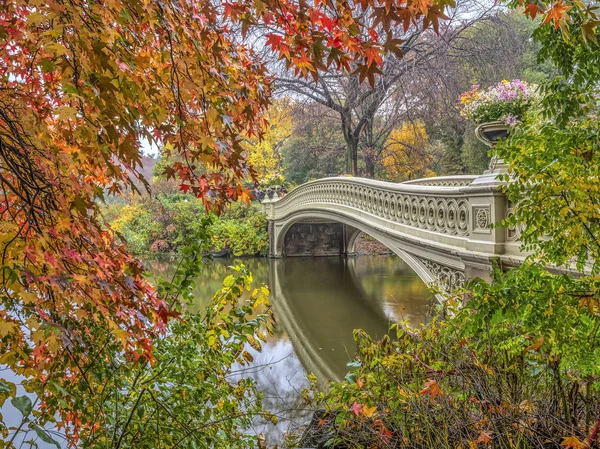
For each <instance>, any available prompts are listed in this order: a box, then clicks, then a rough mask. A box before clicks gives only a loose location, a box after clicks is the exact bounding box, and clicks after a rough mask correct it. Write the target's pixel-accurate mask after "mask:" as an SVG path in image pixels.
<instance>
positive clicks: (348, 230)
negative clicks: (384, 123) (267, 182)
mask: <svg viewBox="0 0 600 449" xmlns="http://www.w3.org/2000/svg"><path fill="white" fill-rule="evenodd" d="M262 204H263V211H264V212H265V213H266V214H267V218H268V222H269V239H270V247H269V255H270V256H271V257H289V256H320V255H323V256H324V255H346V254H352V253H353V252H354V241H355V239H356V237H357V236H358V234H359V233H360V232H361V231H362V232H364V233H365V234H368V235H370V236H372V237H374V238H375V239H377V240H378V241H380V242H381V243H383V244H384V245H386V246H387V247H388V248H390V250H391V251H393V252H394V253H396V254H397V255H398V256H400V257H401V258H402V259H404V261H405V262H406V263H408V264H409V265H410V266H411V267H412V268H413V269H414V270H415V272H416V273H417V274H418V275H419V276H420V277H421V279H423V281H424V282H425V283H427V284H430V283H436V284H438V285H439V287H440V288H441V289H442V290H444V291H450V290H453V289H455V288H457V287H460V286H462V285H463V283H464V282H465V280H466V279H470V278H473V277H481V278H484V279H488V278H489V273H490V269H491V266H492V261H493V260H494V259H496V260H498V261H499V263H501V264H502V265H503V266H515V265H517V264H519V263H520V262H521V261H522V260H523V257H524V255H522V254H521V253H520V250H519V246H520V244H519V234H520V233H519V230H518V229H507V228H502V227H492V226H491V225H492V224H493V223H497V222H499V221H501V220H502V219H504V218H506V217H507V216H508V215H509V214H510V213H511V208H510V204H508V201H507V199H506V197H505V196H504V194H503V193H502V191H501V184H500V183H498V182H496V181H495V175H494V176H490V174H487V175H482V176H447V177H437V178H425V179H419V180H415V181H408V182H404V183H389V182H383V181H375V180H371V179H363V178H352V177H337V178H325V179H319V180H317V181H311V182H308V183H306V184H303V185H301V186H298V187H297V188H295V189H294V190H292V191H291V192H290V193H289V194H287V195H286V196H284V197H283V198H277V197H276V198H272V199H268V198H267V199H265V200H263V203H262Z"/></svg>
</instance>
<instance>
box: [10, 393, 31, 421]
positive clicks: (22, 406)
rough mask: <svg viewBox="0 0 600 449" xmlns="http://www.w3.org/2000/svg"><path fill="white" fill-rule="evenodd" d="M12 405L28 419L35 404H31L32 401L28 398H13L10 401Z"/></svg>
mask: <svg viewBox="0 0 600 449" xmlns="http://www.w3.org/2000/svg"><path fill="white" fill-rule="evenodd" d="M10 403H11V404H12V405H13V406H14V407H15V408H16V409H17V410H18V411H20V412H21V414H22V415H23V417H25V418H26V417H27V416H29V413H30V412H31V409H32V408H33V404H32V403H31V399H29V398H28V397H27V396H19V397H16V398H12V399H11V400H10Z"/></svg>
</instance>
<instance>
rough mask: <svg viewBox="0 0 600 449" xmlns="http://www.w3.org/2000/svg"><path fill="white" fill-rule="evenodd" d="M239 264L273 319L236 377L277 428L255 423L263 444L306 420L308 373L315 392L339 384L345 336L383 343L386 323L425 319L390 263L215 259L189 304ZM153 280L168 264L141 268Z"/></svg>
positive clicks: (350, 345) (424, 294) (411, 278)
mask: <svg viewBox="0 0 600 449" xmlns="http://www.w3.org/2000/svg"><path fill="white" fill-rule="evenodd" d="M239 263H243V264H244V265H246V267H247V268H248V269H249V270H250V271H251V272H252V274H253V278H254V282H255V284H256V285H257V286H258V285H260V284H266V285H268V286H269V288H270V289H271V303H272V306H273V311H274V313H275V317H276V319H277V327H276V330H275V334H274V335H273V336H272V337H271V338H270V339H269V340H268V341H267V343H266V344H265V345H264V347H263V350H262V352H261V353H258V354H257V353H256V352H255V351H251V352H252V354H253V355H254V362H253V363H252V365H251V366H249V367H248V368H246V369H245V370H244V373H243V374H240V375H244V376H252V377H253V378H254V379H255V380H256V382H257V385H258V388H259V389H260V390H261V391H262V392H263V393H264V395H265V404H266V407H267V408H268V409H269V410H271V411H272V412H274V413H276V414H277V415H278V416H279V418H280V423H279V424H278V425H277V426H276V427H273V426H271V425H268V424H265V423H262V422H257V423H256V428H255V429H253V430H254V431H255V432H256V433H258V434H261V433H262V434H264V435H265V436H266V437H267V440H268V442H269V443H271V444H272V443H275V442H277V441H280V440H281V438H282V434H283V432H285V431H287V429H288V424H289V423H290V420H292V419H293V421H295V422H297V421H298V420H299V418H300V419H301V418H303V417H307V416H309V414H310V412H311V411H310V410H307V409H306V408H305V406H304V405H303V401H302V399H301V396H300V391H301V390H302V389H303V388H304V387H306V386H307V381H306V376H307V374H308V373H309V372H310V373H313V374H315V375H316V376H317V379H318V380H319V381H320V382H321V384H322V385H325V384H326V381H327V380H340V379H342V378H343V377H344V375H345V374H346V372H347V370H348V368H347V367H346V364H347V363H348V362H349V361H350V360H352V358H353V355H354V341H353V338H352V331H353V330H354V329H364V330H365V331H367V332H368V333H369V334H370V335H371V336H373V337H381V336H383V335H384V334H385V333H386V332H387V330H388V329H389V326H390V325H391V324H392V323H394V322H400V321H405V320H407V321H408V322H409V323H410V324H411V325H413V326H418V325H420V324H421V323H424V322H425V320H426V319H427V315H428V311H429V309H430V308H431V305H432V303H433V301H434V300H433V298H432V295H431V293H430V292H429V291H428V289H427V287H426V285H425V284H424V283H423V282H422V281H421V279H420V278H419V277H418V276H417V275H416V273H415V272H414V271H413V270H412V269H411V268H410V267H409V266H408V265H406V264H405V263H404V262H403V261H402V260H401V259H400V258H398V257H396V256H359V257H354V258H347V259H344V258H337V257H324V258H288V259H271V260H269V259H258V258H255V259H215V260H214V261H212V262H210V263H209V264H208V265H207V266H206V267H205V268H204V269H203V272H202V274H201V276H200V279H198V280H197V284H196V288H195V294H196V305H197V306H198V307H199V308H201V307H203V306H205V305H206V304H208V303H209V302H210V300H211V298H212V295H213V294H214V292H216V291H217V290H218V289H219V288H220V287H221V283H222V281H223V279H224V278H225V276H227V274H229V271H230V270H229V268H228V267H229V266H231V265H236V264H239ZM147 265H148V267H149V268H150V270H151V271H152V272H153V273H156V274H160V275H162V276H164V277H165V278H169V275H171V274H172V273H173V272H174V270H175V266H174V262H172V261H171V262H167V261H149V262H147Z"/></svg>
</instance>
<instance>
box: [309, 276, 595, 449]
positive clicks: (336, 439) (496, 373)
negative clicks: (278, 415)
mask: <svg viewBox="0 0 600 449" xmlns="http://www.w3.org/2000/svg"><path fill="white" fill-rule="evenodd" d="M496 275H497V279H496V282H495V283H494V284H492V285H488V284H487V283H484V282H476V283H473V284H472V285H471V287H472V292H471V293H470V295H471V297H470V298H468V301H467V302H466V304H465V305H464V306H462V307H458V306H459V305H460V304H461V303H463V300H464V298H462V297H460V298H459V297H457V298H454V299H452V300H451V301H450V303H449V310H444V312H450V313H449V314H446V315H448V317H447V318H438V319H434V320H433V321H432V322H431V323H429V324H428V325H427V326H425V327H423V328H421V329H418V330H411V329H410V328H408V327H407V326H406V325H394V326H392V329H391V332H390V336H386V337H384V338H383V339H382V340H380V341H374V340H372V339H371V338H370V337H369V336H367V335H366V334H365V333H364V332H363V331H355V340H356V343H357V356H356V359H355V361H354V362H352V366H353V367H354V371H352V372H351V373H350V374H349V375H348V376H347V377H346V379H345V381H343V382H339V383H333V384H331V386H330V387H331V388H330V392H329V393H328V394H324V393H318V392H316V391H315V392H314V398H315V402H316V405H317V406H319V407H324V412H321V417H320V420H319V421H317V424H316V425H313V426H312V428H311V429H310V432H308V433H307V435H306V436H305V438H304V441H302V442H301V446H302V447H304V446H310V447H335V448H371V447H378V448H392V447H393V448H395V447H407V448H419V449H420V448H432V447H435V448H461V447H462V448H477V447H486V446H488V447H499V448H500V447H506V448H523V449H525V448H548V447H553V448H559V447H570V448H584V447H591V446H593V443H594V441H595V439H596V432H597V430H598V425H599V424H600V420H599V416H600V398H599V396H598V392H599V390H600V384H599V380H600V367H599V366H598V360H600V335H599V333H598V329H599V327H600V316H599V314H598V313H599V311H600V309H599V303H598V299H597V298H593V297H591V296H587V295H586V292H589V291H596V290H597V287H596V286H595V285H591V284H590V282H597V281H589V280H577V279H572V278H569V277H567V276H557V275H553V274H550V273H548V272H546V271H545V270H544V267H543V266H541V265H523V266H522V267H520V268H518V269H514V270H512V271H511V272H509V273H507V274H501V273H499V272H498V273H496ZM319 423H320V425H319Z"/></svg>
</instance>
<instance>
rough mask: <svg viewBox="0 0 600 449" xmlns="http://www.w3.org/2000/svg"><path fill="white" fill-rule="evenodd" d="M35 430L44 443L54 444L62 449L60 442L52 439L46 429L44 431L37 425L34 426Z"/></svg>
mask: <svg viewBox="0 0 600 449" xmlns="http://www.w3.org/2000/svg"><path fill="white" fill-rule="evenodd" d="M33 430H35V433H36V434H37V436H38V437H39V438H40V440H42V441H43V442H44V443H49V444H54V445H55V446H56V447H57V448H58V449H60V444H58V441H56V440H55V439H54V438H52V437H51V436H50V435H49V434H48V432H46V431H45V430H44V429H42V428H41V427H40V426H38V425H37V424H34V425H33Z"/></svg>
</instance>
